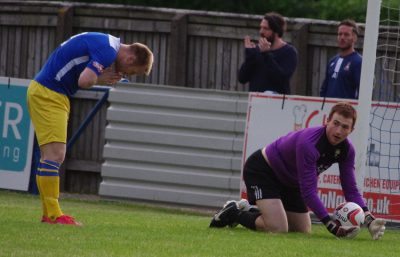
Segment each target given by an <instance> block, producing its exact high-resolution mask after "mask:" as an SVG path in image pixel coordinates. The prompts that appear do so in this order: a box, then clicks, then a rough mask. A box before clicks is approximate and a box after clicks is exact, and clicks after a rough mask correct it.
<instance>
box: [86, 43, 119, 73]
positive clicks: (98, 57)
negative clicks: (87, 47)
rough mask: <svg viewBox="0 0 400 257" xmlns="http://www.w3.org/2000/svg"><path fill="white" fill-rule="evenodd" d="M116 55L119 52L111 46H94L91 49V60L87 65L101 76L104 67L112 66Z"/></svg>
mask: <svg viewBox="0 0 400 257" xmlns="http://www.w3.org/2000/svg"><path fill="white" fill-rule="evenodd" d="M116 57H117V53H116V51H115V50H114V49H113V48H111V47H103V48H93V49H91V51H90V61H89V63H88V64H87V67H88V68H89V69H91V70H93V71H94V72H95V73H96V74H97V76H99V75H100V74H101V73H102V72H103V70H104V69H106V68H108V67H110V66H111V64H112V63H113V62H114V61H115V59H116Z"/></svg>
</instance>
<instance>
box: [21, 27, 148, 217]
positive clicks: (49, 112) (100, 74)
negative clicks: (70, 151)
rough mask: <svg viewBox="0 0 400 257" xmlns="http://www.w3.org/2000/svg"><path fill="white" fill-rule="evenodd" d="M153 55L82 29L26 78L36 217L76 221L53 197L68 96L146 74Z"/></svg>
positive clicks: (62, 151) (56, 189)
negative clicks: (35, 158)
mask: <svg viewBox="0 0 400 257" xmlns="http://www.w3.org/2000/svg"><path fill="white" fill-rule="evenodd" d="M153 59H154V57H153V53H152V52H151V50H150V49H149V48H148V47H147V46H146V45H143V44H141V43H133V44H129V45H128V44H123V43H121V41H120V39H119V38H117V37H114V36H112V35H109V34H103V33H97V32H85V33H81V34H78V35H75V36H73V37H71V38H70V39H68V40H67V41H65V42H63V43H62V44H61V45H60V46H58V47H57V48H56V49H55V50H54V51H53V53H52V54H51V55H50V57H49V58H48V59H47V61H46V63H45V65H44V66H43V67H42V69H41V70H40V72H39V73H38V74H37V75H36V76H35V78H34V79H33V80H32V81H31V83H30V84H29V88H28V93H27V102H28V108H29V114H30V117H31V120H32V123H33V125H34V128H35V135H36V138H37V141H38V143H39V147H40V154H41V158H40V163H39V165H38V167H37V172H36V182H37V185H38V189H39V193H40V198H41V202H42V210H43V214H42V220H41V221H42V222H44V223H48V224H66V225H81V223H79V222H77V221H76V220H75V219H74V218H73V217H71V216H69V215H65V214H64V213H63V212H62V211H61V208H60V205H59V203H58V198H59V191H60V190H59V180H60V179H59V168H60V166H61V164H62V163H63V161H64V158H65V153H66V140H67V125H68V118H69V113H70V102H69V97H70V96H72V95H73V94H75V93H76V92H77V91H78V89H79V88H90V87H91V86H93V85H95V84H97V85H112V84H115V83H116V82H118V81H119V80H120V79H121V78H122V76H125V75H142V74H146V75H148V74H149V73H150V71H151V68H152V65H153Z"/></svg>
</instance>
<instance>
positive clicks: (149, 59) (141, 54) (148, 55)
mask: <svg viewBox="0 0 400 257" xmlns="http://www.w3.org/2000/svg"><path fill="white" fill-rule="evenodd" d="M129 50H130V51H131V52H132V53H133V55H134V56H135V61H134V63H133V65H135V66H139V67H142V69H143V71H142V72H143V73H144V74H146V75H149V74H150V72H151V69H152V67H153V61H154V56H153V53H152V52H151V50H150V49H149V48H148V47H147V46H146V45H144V44H141V43H133V44H132V45H130V46H129Z"/></svg>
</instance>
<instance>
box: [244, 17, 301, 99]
mask: <svg viewBox="0 0 400 257" xmlns="http://www.w3.org/2000/svg"><path fill="white" fill-rule="evenodd" d="M285 29H286V22H285V20H284V18H283V17H282V16H281V15H280V14H278V13H275V12H270V13H267V14H265V16H264V18H263V19H262V20H261V23H260V32H259V34H260V38H259V40H258V42H252V41H251V39H250V37H249V36H246V37H245V38H244V47H245V61H244V63H243V64H242V66H241V67H240V70H239V82H240V83H242V84H245V83H249V91H252V92H264V91H273V92H276V93H279V94H290V78H291V77H292V75H293V73H294V71H295V70H296V66H297V50H296V49H295V48H294V47H293V46H291V45H289V44H288V43H287V42H285V41H284V40H283V39H282V36H283V33H284V31H285Z"/></svg>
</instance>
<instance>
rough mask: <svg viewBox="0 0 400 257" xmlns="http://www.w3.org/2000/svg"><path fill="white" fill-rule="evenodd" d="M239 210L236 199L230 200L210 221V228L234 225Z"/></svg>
mask: <svg viewBox="0 0 400 257" xmlns="http://www.w3.org/2000/svg"><path fill="white" fill-rule="evenodd" d="M239 212H240V211H239V209H238V207H237V205H236V201H228V202H227V203H226V204H225V205H224V207H223V208H222V209H221V210H220V211H219V212H217V213H216V214H215V215H214V217H213V218H212V220H211V223H210V228H223V227H225V226H232V225H233V224H234V223H236V220H237V218H238V216H239Z"/></svg>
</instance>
